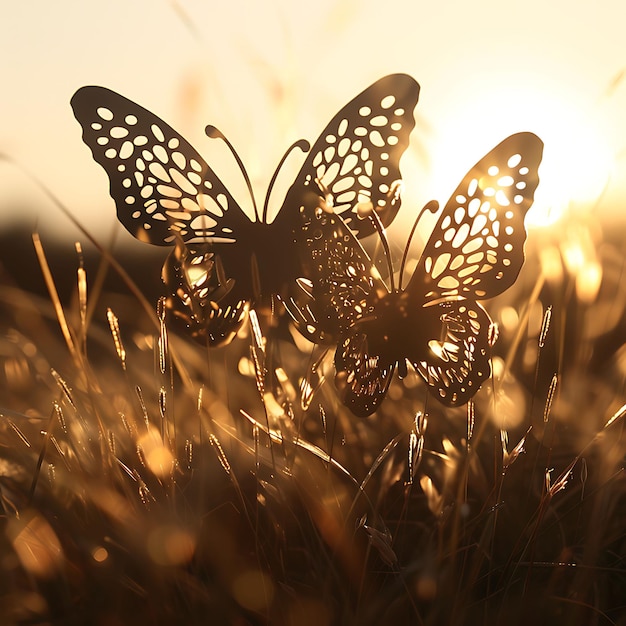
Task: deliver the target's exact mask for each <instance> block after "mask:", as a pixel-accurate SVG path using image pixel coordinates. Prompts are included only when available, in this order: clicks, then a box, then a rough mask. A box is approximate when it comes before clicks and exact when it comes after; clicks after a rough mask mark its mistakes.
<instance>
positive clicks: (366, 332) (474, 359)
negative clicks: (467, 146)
mask: <svg viewBox="0 0 626 626" xmlns="http://www.w3.org/2000/svg"><path fill="white" fill-rule="evenodd" d="M542 150H543V144H542V142H541V140H540V139H539V138H538V137H536V136H535V135H533V134H532V133H518V134H516V135H512V136H511V137H508V138H507V139H505V140H504V141H503V142H502V143H500V144H499V145H498V146H496V147H495V148H494V149H493V150H492V151H491V152H489V153H488V154H487V155H486V156H485V157H483V158H482V159H481V160H480V161H479V162H478V163H477V164H476V165H475V166H474V167H473V168H472V169H471V170H470V171H469V172H468V173H467V175H466V176H465V177H464V178H463V180H462V181H461V183H460V184H459V186H458V187H457V189H456V190H455V192H454V193H453V194H452V196H451V198H450V200H449V201H448V202H447V203H446V205H445V207H444V209H443V210H442V212H441V214H440V216H439V218H438V220H437V223H436V225H435V227H434V229H433V231H432V234H431V235H430V238H429V240H428V242H427V244H426V246H425V249H424V251H423V253H422V255H421V257H420V260H419V261H418V264H417V267H416V270H415V272H414V274H413V276H412V277H411V280H410V281H409V283H408V285H407V287H406V289H404V290H402V289H398V290H395V291H389V290H388V289H387V287H386V286H385V284H384V282H383V281H382V280H381V279H380V277H379V276H378V275H377V273H376V270H375V269H374V267H373V265H372V263H371V261H370V259H369V257H368V256H367V254H366V253H365V251H364V250H363V248H362V247H361V246H360V244H359V243H358V241H357V240H356V239H354V237H351V234H350V232H349V229H348V228H347V227H346V226H343V225H342V224H341V220H340V218H338V217H337V216H332V215H330V214H329V213H328V210H327V209H326V210H325V208H324V206H323V204H321V205H320V206H319V207H318V208H317V211H316V212H315V213H314V214H312V213H309V214H307V215H306V218H305V217H303V222H304V225H303V232H304V233H305V234H306V235H307V237H308V238H307V242H308V246H307V248H306V251H307V254H308V256H309V260H308V263H309V264H310V265H309V267H310V271H311V273H312V275H313V276H314V277H315V278H314V279H313V280H312V281H308V282H307V281H306V280H301V281H299V284H301V285H302V288H301V293H300V297H299V298H294V299H292V301H291V302H290V303H288V310H289V312H290V313H291V315H292V317H293V318H294V320H295V323H296V326H297V327H298V328H299V329H300V331H301V332H302V333H303V334H304V335H305V336H307V337H309V338H310V339H313V340H319V339H322V340H323V339H324V337H325V336H326V335H329V336H333V335H334V336H338V337H339V339H338V346H337V349H336V352H335V369H336V378H335V383H336V386H337V389H338V391H339V395H340V397H341V399H342V401H343V403H344V404H345V405H346V406H347V407H348V408H350V409H351V410H352V412H353V413H354V414H355V415H359V416H367V415H370V414H371V413H373V412H374V411H375V410H376V409H377V408H378V407H379V406H380V404H381V402H382V401H383V399H384V397H385V395H386V392H387V389H388V387H389V384H390V382H391V380H392V378H393V374H394V371H395V369H396V367H398V366H399V368H400V372H401V374H403V373H404V372H405V371H406V362H407V361H408V362H409V363H411V364H412V366H413V367H414V368H415V369H416V371H418V372H419V373H420V374H421V375H422V377H423V378H424V380H425V381H426V383H427V385H428V388H429V390H430V391H431V392H432V394H433V395H434V396H435V397H437V398H438V399H439V400H440V401H441V402H442V403H443V404H446V405H448V406H456V405H459V404H463V403H464V402H467V400H469V399H470V398H471V397H472V396H473V395H474V394H475V393H476V391H477V390H478V388H479V387H480V385H481V384H482V382H483V381H484V380H485V379H486V378H488V377H489V375H490V371H491V368H490V362H489V352H490V350H489V349H490V326H491V320H490V318H489V315H488V314H487V312H486V311H485V310H484V308H483V307H482V306H481V305H480V304H479V302H478V301H477V300H479V299H486V298H492V297H494V296H496V295H498V294H499V293H501V292H502V291H504V290H505V289H507V288H508V287H509V286H511V285H512V284H513V282H514V281H515V279H516V278H517V276H518V274H519V271H520V269H521V267H522V264H523V261H524V252H523V248H524V242H525V239H526V231H525V228H524V218H525V215H526V212H527V211H528V209H529V208H530V206H531V205H532V201H533V197H534V192H535V190H536V187H537V184H538V182H539V178H538V168H539V163H540V161H541V156H542ZM311 215H313V216H314V217H311ZM309 224H310V225H309Z"/></svg>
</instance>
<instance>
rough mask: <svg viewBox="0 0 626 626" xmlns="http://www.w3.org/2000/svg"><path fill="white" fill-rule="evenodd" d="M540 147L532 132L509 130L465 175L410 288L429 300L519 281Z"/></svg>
mask: <svg viewBox="0 0 626 626" xmlns="http://www.w3.org/2000/svg"><path fill="white" fill-rule="evenodd" d="M542 150H543V143H542V142H541V140H540V139H539V138H538V137H537V136H536V135H533V134H532V133H518V134H515V135H511V136H510V137H508V138H507V139H505V140H504V141H503V142H502V143H500V144H499V145H497V146H496V147H495V148H494V149H493V150H492V151H491V152H489V153H488V154H487V155H486V156H485V157H483V158H482V159H481V160H480V161H479V162H478V163H477V164H476V165H475V166H474V167H473V168H472V169H471V170H470V171H469V172H468V173H467V174H466V176H465V177H464V178H463V180H462V181H461V184H460V185H459V186H458V187H457V189H456V191H455V192H454V193H453V194H452V196H451V197H450V200H448V202H447V204H446V205H445V207H444V209H443V211H442V213H441V215H440V217H439V219H438V221H437V224H436V225H435V228H434V229H433V232H432V234H431V236H430V238H429V240H428V242H427V244H426V247H425V249H424V251H423V252H422V256H421V258H420V261H419V263H418V266H417V268H416V270H415V273H414V274H413V277H412V278H411V281H410V283H409V285H408V287H407V290H408V291H410V292H411V293H413V294H415V295H416V296H419V299H423V300H425V301H427V302H432V301H437V300H440V299H453V298H458V297H467V298H473V299H483V298H492V297H494V296H496V295H498V294H499V293H502V292H503V291H504V290H505V289H507V288H508V287H510V286H511V285H512V284H513V283H514V282H515V279H516V278H517V275H518V274H519V271H520V269H521V267H522V264H523V262H524V242H525V240H526V230H525V228H524V217H525V215H526V212H527V211H528V209H529V208H530V207H531V205H532V202H533V197H534V193H535V190H536V188H537V185H538V183H539V175H538V168H539V163H540V161H541V155H542Z"/></svg>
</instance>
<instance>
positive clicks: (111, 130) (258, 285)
mask: <svg viewBox="0 0 626 626" xmlns="http://www.w3.org/2000/svg"><path fill="white" fill-rule="evenodd" d="M418 95H419V85H418V84H417V83H416V82H415V80H414V79H413V78H411V77H410V76H408V75H406V74H393V75H389V76H386V77H384V78H382V79H380V80H378V81H377V82H375V83H374V84H372V85H371V86H370V87H368V88H367V89H365V90H364V91H363V92H362V93H360V94H359V95H357V96H356V97H355V98H354V99H353V100H352V101H350V102H349V103H348V104H347V105H346V106H345V107H343V108H342V109H341V110H340V111H339V112H338V113H337V114H336V115H335V116H334V117H333V118H332V120H331V121H330V122H329V124H328V125H327V126H326V128H325V129H324V130H323V131H322V133H321V135H320V137H319V138H318V139H317V141H316V142H315V143H314V144H313V147H312V148H311V149H310V151H309V153H308V155H307V156H306V158H305V160H304V163H303V165H302V167H301V169H300V171H299V173H298V175H297V176H296V179H295V181H294V183H293V184H292V185H291V187H290V188H289V190H288V192H287V194H286V196H285V199H284V201H283V203H282V206H281V207H280V210H279V211H278V214H277V216H276V217H275V219H274V220H273V221H269V220H268V203H269V197H270V194H271V190H272V185H273V183H274V181H275V179H276V177H277V174H278V171H279V169H280V167H281V166H282V164H283V162H284V160H285V159H286V157H287V155H288V154H289V152H290V151H291V149H293V148H294V147H299V148H301V149H303V150H305V151H306V150H308V148H309V144H308V143H307V142H305V141H303V140H301V141H299V142H296V143H295V144H294V145H293V146H292V148H290V150H288V151H287V153H286V154H285V156H284V157H283V159H282V160H281V162H280V163H279V165H278V167H277V169H276V171H275V173H274V176H273V178H272V181H271V182H270V185H269V188H268V191H267V194H266V198H265V204H264V207H263V210H262V212H260V211H259V210H258V208H257V205H256V202H255V199H254V194H253V192H252V187H251V184H250V180H249V178H248V175H247V173H246V171H245V168H244V166H243V164H242V163H241V160H240V159H239V157H238V156H237V154H236V152H235V151H234V149H233V148H232V146H231V145H230V143H229V142H228V141H227V140H226V138H225V137H224V136H223V135H222V134H221V133H220V132H219V131H218V130H217V129H216V128H214V127H212V126H209V127H207V129H206V132H207V134H208V135H209V136H212V137H219V138H221V139H223V140H224V141H225V142H226V143H227V145H228V147H229V148H230V149H231V151H232V153H233V155H234V157H235V159H236V160H237V162H238V164H239V166H240V169H241V171H242V174H243V176H244V178H245V180H246V183H247V185H248V189H249V191H250V196H251V199H252V204H253V206H254V217H253V218H252V219H251V218H250V217H248V215H247V214H246V213H245V212H244V211H243V210H242V209H241V207H240V205H239V204H238V203H237V202H236V200H235V199H234V198H233V196H232V195H231V193H230V192H229V190H228V189H227V188H226V187H225V185H224V184H223V183H222V181H221V180H220V179H219V178H218V176H217V175H216V174H215V172H214V171H213V169H212V168H211V167H210V166H209V165H208V164H207V163H206V162H205V161H204V160H203V158H202V157H201V156H200V155H199V154H198V152H197V151H196V150H195V149H194V148H193V147H192V146H191V144H190V143H189V142H187V141H186V140H185V139H184V138H183V137H182V136H181V135H180V134H178V133H177V132H176V131H175V130H174V129H172V128H171V127H170V126H169V125H168V124H166V123H165V122H164V121H163V120H161V119H160V118H158V117H157V116H156V115H154V114H153V113H151V112H150V111H148V110H147V109H144V108H143V107H141V106H140V105H138V104H136V103H134V102H132V101H131V100H128V99H127V98H125V97H123V96H121V95H119V94H117V93H115V92H114V91H111V90H110V89H106V88H104V87H95V86H90V87H82V88H81V89H79V90H78V91H77V92H76V93H75V94H74V96H73V97H72V100H71V105H72V108H73V111H74V115H75V117H76V119H77V120H78V121H79V123H80V124H81V126H82V129H83V141H84V142H85V143H86V144H87V145H88V146H89V148H90V149H91V151H92V153H93V157H94V159H95V160H96V161H97V162H98V163H99V164H100V165H101V166H102V167H103V168H104V169H105V171H106V173H107V174H108V176H109V181H110V193H111V196H112V198H113V199H114V200H115V204H116V206H117V215H118V218H119V220H120V222H121V223H122V224H123V225H124V226H125V227H126V229H127V230H128V231H129V232H130V233H131V234H132V235H134V236H135V237H136V238H137V239H139V240H141V241H146V242H148V243H151V244H155V245H161V246H173V247H174V250H173V252H172V253H171V254H170V255H169V256H168V258H167V259H166V261H165V264H164V266H163V272H162V276H163V280H164V282H165V283H166V285H167V286H168V288H169V290H170V296H169V298H168V300H167V303H168V306H169V308H170V310H171V312H172V313H173V315H174V317H175V319H178V320H182V322H183V323H184V325H185V326H186V327H187V329H188V330H189V332H190V333H191V334H192V336H194V337H196V338H198V339H200V340H203V341H207V342H208V344H209V345H211V346H219V345H223V344H225V343H228V342H229V341H230V340H231V339H232V337H233V336H234V335H235V334H236V332H237V331H238V329H239V328H240V327H241V325H242V324H243V323H244V321H245V319H246V312H247V310H248V307H249V306H259V305H261V304H262V303H267V302H268V300H271V299H273V297H274V296H276V295H278V294H280V293H282V292H283V291H284V290H285V289H290V288H291V287H290V286H291V285H293V284H295V283H294V282H293V281H294V280H295V278H296V277H298V276H302V275H303V272H304V270H303V268H302V267H300V265H299V259H300V255H299V253H298V247H299V246H300V245H302V235H301V233H300V232H299V220H300V218H299V215H300V212H301V211H302V210H305V212H310V211H311V210H312V207H314V206H317V205H318V204H319V201H320V194H321V195H324V196H327V195H331V196H332V198H333V203H334V210H335V211H336V212H337V214H340V215H342V217H343V220H344V222H345V223H346V225H347V227H348V228H350V229H352V230H353V231H354V233H355V234H356V236H357V237H359V238H360V237H365V236H367V235H369V234H371V233H372V232H373V229H372V226H371V224H369V223H367V222H365V221H363V220H357V219H356V213H355V212H356V208H357V205H358V204H359V202H362V201H364V199H365V200H366V201H367V202H371V203H372V204H373V206H375V207H376V211H377V213H378V214H379V216H380V219H381V220H382V221H383V223H385V224H389V223H390V222H391V221H392V220H393V218H394V217H395V215H396V213H397V211H398V209H399V207H400V197H399V193H398V186H397V184H398V181H399V179H400V169H399V161H400V158H401V156H402V154H403V153H404V151H405V150H406V148H407V145H408V140H409V139H408V138H409V134H410V132H411V130H412V129H413V127H414V125H415V120H414V117H413V109H414V108H415V105H416V104H417V100H418ZM304 274H306V272H304Z"/></svg>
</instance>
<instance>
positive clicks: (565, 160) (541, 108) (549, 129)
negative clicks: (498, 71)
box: [422, 76, 615, 226]
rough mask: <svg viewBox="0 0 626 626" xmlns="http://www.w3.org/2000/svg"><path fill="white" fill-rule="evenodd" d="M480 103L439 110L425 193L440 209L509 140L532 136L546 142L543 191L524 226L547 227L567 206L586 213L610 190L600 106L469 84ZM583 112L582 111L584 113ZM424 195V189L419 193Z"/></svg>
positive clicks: (549, 91) (495, 84)
mask: <svg viewBox="0 0 626 626" xmlns="http://www.w3.org/2000/svg"><path fill="white" fill-rule="evenodd" d="M472 81H473V83H472V90H473V91H474V92H475V93H480V94H481V97H480V98H474V99H472V98H463V99H461V100H459V99H456V100H455V98H454V97H451V102H452V103H451V104H449V105H448V106H447V107H443V108H440V109H439V110H438V112H437V113H438V124H437V129H438V130H437V133H436V135H435V136H433V138H432V147H431V148H430V149H429V152H430V155H431V157H432V159H431V165H432V170H431V174H430V181H427V183H426V185H425V187H426V189H428V188H432V190H433V192H432V195H433V197H436V198H437V199H438V200H439V201H440V202H441V201H445V200H446V199H447V198H448V197H449V196H450V194H451V193H452V192H453V190H454V189H455V187H456V185H457V184H458V183H459V181H460V180H461V178H462V176H463V175H464V174H465V172H467V170H468V169H469V168H470V167H471V166H472V165H473V164H474V163H476V161H477V160H478V159H479V158H480V157H481V156H482V155H483V154H485V153H486V152H487V151H488V150H490V149H491V148H492V147H493V146H494V145H496V144H497V143H498V142H500V141H501V140H502V139H504V138H505V137H506V136H508V135H510V134H512V133H515V132H519V131H530V132H533V133H535V134H536V135H538V136H539V137H540V138H541V139H542V140H543V142H544V153H543V160H542V163H541V167H540V169H539V177H540V183H539V187H538V189H537V192H536V194H535V201H534V205H533V207H532V209H531V210H530V211H529V213H528V216H527V218H526V223H527V224H528V225H534V226H549V225H551V224H553V223H554V222H556V221H557V220H558V219H559V218H560V217H561V216H562V215H563V213H564V212H565V211H566V210H567V209H569V208H570V207H572V206H576V207H577V208H581V207H582V208H585V207H591V205H592V204H593V203H594V201H596V200H597V199H598V198H599V197H600V196H601V195H602V193H603V191H604V189H605V188H606V186H607V184H608V183H609V180H610V177H611V173H612V169H613V167H614V163H615V158H614V155H613V154H612V151H611V141H610V137H611V135H610V134H609V129H608V128H605V127H604V126H606V125H608V124H607V122H606V121H605V120H604V119H603V116H602V114H601V111H600V110H599V106H595V105H594V104H593V103H592V102H590V100H589V96H587V97H586V98H585V97H581V95H580V94H574V93H569V94H568V93H562V94H559V95H557V94H555V93H554V89H555V88H554V85H550V84H537V83H536V82H534V83H533V82H532V81H529V83H528V84H534V89H533V90H532V91H531V90H528V89H526V90H521V89H520V87H519V85H507V84H505V83H504V82H502V81H494V80H493V77H492V76H491V77H489V78H485V80H484V81H483V82H484V84H481V83H480V81H476V77H472ZM584 107H586V109H587V110H586V111H585V110H584ZM422 189H424V187H422Z"/></svg>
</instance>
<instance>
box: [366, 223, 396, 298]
mask: <svg viewBox="0 0 626 626" xmlns="http://www.w3.org/2000/svg"><path fill="white" fill-rule="evenodd" d="M369 216H370V219H371V220H372V223H373V224H374V228H375V229H376V232H377V233H378V236H379V237H380V241H381V243H382V244H383V251H384V253H385V258H386V259H387V268H388V269H389V277H390V278H389V280H390V283H391V291H392V292H394V291H395V290H396V281H395V279H394V277H393V263H392V262H391V250H390V249H389V240H388V239H387V233H385V227H384V226H383V223H382V221H381V220H380V217H379V215H378V213H377V212H376V211H371V212H370V213H369Z"/></svg>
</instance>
